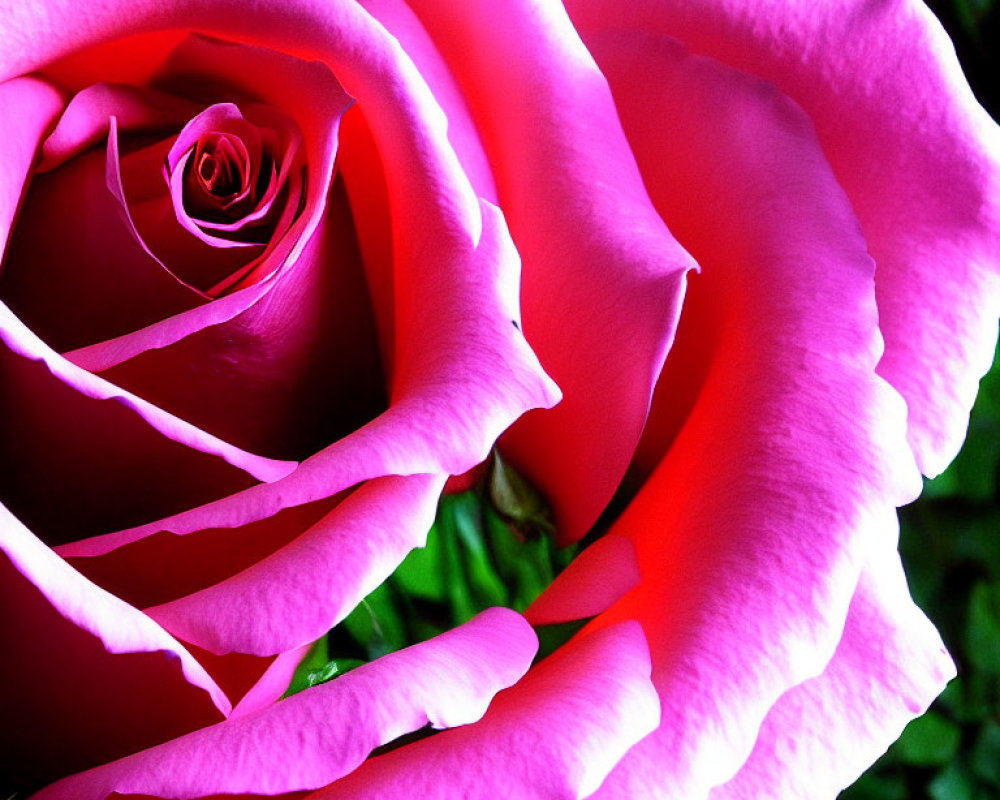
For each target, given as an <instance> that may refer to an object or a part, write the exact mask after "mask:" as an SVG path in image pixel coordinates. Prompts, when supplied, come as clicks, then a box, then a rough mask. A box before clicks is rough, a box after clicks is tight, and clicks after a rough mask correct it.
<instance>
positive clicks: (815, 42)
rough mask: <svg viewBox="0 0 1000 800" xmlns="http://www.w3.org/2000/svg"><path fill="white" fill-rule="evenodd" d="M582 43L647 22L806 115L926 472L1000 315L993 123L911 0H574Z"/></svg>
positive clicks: (958, 415) (955, 442)
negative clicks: (865, 272)
mask: <svg viewBox="0 0 1000 800" xmlns="http://www.w3.org/2000/svg"><path fill="white" fill-rule="evenodd" d="M567 6H568V7H569V9H570V13H571V15H572V17H573V20H574V22H575V23H576V24H577V25H578V26H579V27H580V30H581V32H582V35H583V38H584V41H586V42H588V43H589V42H590V41H592V40H593V38H594V37H595V36H596V35H598V34H599V32H600V31H602V30H615V29H634V30H646V31H656V32H657V33H660V34H663V35H667V36H672V37H674V38H676V39H679V40H680V41H682V42H684V43H685V44H686V45H687V46H688V47H689V48H691V50H692V51H694V52H698V53H703V54H705V55H708V56H711V57H713V58H717V59H719V60H720V61H723V62H725V63H728V64H731V65H733V66H735V67H737V68H739V69H742V70H746V71H747V72H750V73H753V74H756V75H758V76H760V77H762V78H764V79H766V80H769V81H772V82H773V83H775V84H776V85H777V86H778V87H779V88H780V89H781V90H782V91H783V92H785V93H786V94H787V95H788V96H789V97H791V98H792V99H793V100H795V101H796V102H797V103H798V104H799V105H800V106H801V107H802V108H803V109H804V110H805V112H806V114H808V115H809V117H810V119H811V120H812V122H813V124H814V125H815V127H816V133H817V136H818V138H819V141H820V144H821V145H822V147H823V151H824V154H825V156H826V158H827V159H828V161H829V162H830V165H831V167H832V168H833V172H834V174H835V176H836V178H837V180H838V182H839V183H840V185H841V186H842V187H843V188H844V191H845V192H846V193H847V196H848V198H849V200H850V202H851V206H852V208H853V210H854V213H855V214H856V215H857V218H858V220H859V221H860V223H861V226H862V229H863V231H864V235H865V239H866V240H867V242H868V248H869V252H870V253H871V254H872V256H873V257H874V258H875V262H876V265H877V272H876V278H875V292H876V298H877V301H878V310H879V326H880V328H881V330H882V335H883V337H884V339H885V354H884V356H883V358H882V360H881V362H880V363H879V366H878V372H879V374H880V375H882V376H883V377H884V378H885V379H886V380H887V381H889V383H891V384H892V385H893V386H894V387H895V388H896V389H897V390H898V391H899V392H900V393H901V394H902V395H903V398H904V399H905V400H906V402H907V405H908V407H909V418H908V439H909V442H910V444H911V446H912V447H913V450H914V452H915V453H916V455H917V461H918V463H919V465H920V467H921V469H922V470H923V472H924V473H925V474H927V475H931V476H933V475H936V474H937V473H939V472H940V471H941V470H942V469H944V467H945V466H947V464H948V462H950V461H951V459H952V458H954V456H955V454H956V453H957V452H958V448H959V446H960V445H961V443H962V440H963V439H964V437H965V431H966V427H967V426H968V418H969V409H970V408H971V407H972V401H973V400H974V398H975V396H976V391H977V388H978V381H979V378H980V377H981V376H982V375H983V374H984V373H985V372H986V370H987V369H988V368H989V365H990V363H991V362H992V360H993V352H994V344H995V343H996V339H997V317H998V315H1000V279H998V276H997V270H998V264H1000V177H998V176H1000V134H998V131H997V127H996V125H995V124H994V123H993V122H992V121H991V120H990V118H989V116H988V115H987V114H986V112H985V111H984V110H983V109H982V108H981V107H980V106H979V104H978V103H977V102H976V100H975V98H974V97H973V95H972V92H971V90H970V89H969V87H968V84H967V83H966V81H965V77H964V76H963V75H962V71H961V68H960V67H959V64H958V61H957V60H956V58H955V51H954V48H953V46H952V44H951V42H950V41H949V40H948V37H947V35H946V34H945V32H944V31H943V30H942V28H941V26H940V24H939V23H938V21H937V20H936V19H935V18H934V16H933V14H932V13H931V12H930V10H929V9H928V8H927V7H926V6H925V5H924V4H923V3H922V2H920V0H892V2H879V1H877V0H838V1H837V2H829V3H823V4H822V6H821V7H817V6H803V5H800V4H798V3H790V2H786V1H785V0H765V1H764V2H761V0H735V1H734V2H728V1H727V2H720V0H694V1H693V2H692V1H689V0H677V1H676V2H660V1H659V0H638V1H637V2H629V3H620V2H617V0H569V1H568V2H567Z"/></svg>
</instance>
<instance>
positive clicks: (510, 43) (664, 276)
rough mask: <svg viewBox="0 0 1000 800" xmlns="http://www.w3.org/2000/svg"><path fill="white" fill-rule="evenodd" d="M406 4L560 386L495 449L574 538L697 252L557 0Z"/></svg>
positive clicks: (651, 373) (638, 413) (614, 477)
mask: <svg viewBox="0 0 1000 800" xmlns="http://www.w3.org/2000/svg"><path fill="white" fill-rule="evenodd" d="M410 5H411V6H412V7H413V8H414V9H415V10H416V11H417V15H418V16H419V17H420V20H421V21H422V22H423V23H424V25H425V26H426V28H427V30H428V31H429V32H430V34H431V36H432V38H433V40H434V43H435V44H436V45H437V47H438V48H439V49H440V51H441V52H442V54H443V55H444V57H445V59H446V61H447V62H448V64H449V65H450V66H451V67H452V69H453V70H454V71H455V74H456V76H457V78H458V81H459V84H460V85H461V87H462V89H463V91H464V93H465V97H466V100H467V101H468V103H469V106H470V108H471V111H472V115H473V119H474V120H475V121H476V124H477V127H478V128H479V130H480V132H481V136H482V138H483V143H484V145H485V147H486V151H487V153H488V155H489V157H490V163H491V164H492V165H493V170H494V175H495V177H496V181H497V187H498V189H499V193H500V199H501V202H502V206H503V209H504V214H505V215H506V216H507V219H508V223H509V224H510V228H511V231H512V233H513V236H514V240H515V241H516V243H517V247H518V250H519V251H520V253H521V254H522V256H523V258H524V264H525V269H524V290H523V300H522V302H523V315H524V325H525V334H526V336H527V337H528V341H529V342H530V343H531V344H532V346H533V347H534V348H535V349H536V351H537V353H538V356H539V359H540V361H541V363H542V364H543V365H544V367H545V369H546V370H548V371H549V372H550V373H551V374H552V376H553V378H554V379H555V381H556V383H558V384H559V386H560V387H561V388H562V389H563V392H564V395H565V399H564V401H563V403H562V404H560V405H559V407H557V408H556V409H554V410H553V411H551V412H549V413H545V414H534V415H528V416H527V417H525V418H524V419H523V420H521V421H519V422H518V423H517V425H516V426H515V427H514V429H513V430H512V432H511V433H510V434H508V435H507V436H506V437H505V439H504V442H505V452H509V453H510V455H511V457H512V460H513V461H514V462H515V463H516V464H517V465H518V467H519V468H521V469H522V470H523V471H524V472H526V473H527V474H528V475H529V476H530V477H531V479H532V480H533V481H534V483H536V484H537V485H538V486H539V487H540V488H541V489H542V490H543V491H544V492H545V493H546V495H547V496H548V498H549V499H550V500H551V501H552V503H553V504H554V506H555V509H556V513H557V517H558V520H559V531H560V536H562V537H563V538H564V539H567V540H575V539H577V538H579V537H580V536H582V535H583V534H584V533H585V532H586V531H587V529H588V528H589V527H590V525H591V524H592V523H593V522H594V520H595V519H596V518H597V515H598V514H599V513H600V511H601V509H603V508H604V506H605V505H606V504H607V502H608V500H609V499H610V498H611V495H612V493H613V492H614V490H615V487H616V486H617V485H618V482H619V481H620V479H621V477H622V475H623V473H624V472H625V469H626V467H627V466H628V463H629V460H630V459H631V456H632V452H633V450H634V449H635V445H636V442H637V441H638V439H639V435H640V433H641V431H642V426H643V423H644V422H645V419H646V412H647V410H648V407H649V400H650V395H651V393H652V388H653V384H654V382H655V380H656V376H657V375H658V374H659V370H660V367H661V366H662V364H663V359H664V357H665V355H666V352H667V349H668V348H669V346H670V342H671V339H672V337H673V332H674V326H675V324H676V321H677V315H678V313H679V312H680V304H681V299H682V296H683V293H684V276H685V274H686V272H687V271H688V270H690V269H692V267H693V266H694V265H693V263H692V261H691V259H690V258H689V257H688V256H687V254H686V253H684V251H683V250H682V249H681V248H680V247H679V246H678V245H677V243H676V242H675V241H674V239H673V238H672V237H671V235H670V233H669V232H668V231H667V230H666V228H665V227H664V225H663V222H662V220H661V219H659V217H658V216H657V215H656V214H655V213H654V212H653V209H652V208H651V206H650V204H649V199H648V197H647V195H646V190H645V188H644V187H643V184H642V179H641V178H640V176H639V173H638V171H637V170H636V166H635V161H634V159H633V157H632V154H631V153H630V151H629V147H628V143H627V142H626V141H625V138H624V137H623V136H622V131H621V128H620V126H619V124H618V121H617V117H616V114H615V109H614V101H613V100H612V97H611V95H610V93H609V92H608V88H607V84H606V82H605V80H604V77H603V76H602V75H601V74H600V72H599V70H598V69H597V67H596V66H595V65H594V63H593V61H592V59H591V57H590V55H589V54H588V53H587V51H586V49H585V48H584V46H583V44H582V43H581V42H580V40H579V38H578V37H577V34H576V32H575V31H574V30H573V28H572V25H571V24H570V21H569V19H568V18H567V17H566V15H565V12H564V11H563V9H562V8H561V7H560V6H558V4H554V3H550V4H537V3H528V2H516V3H512V4H510V6H509V7H506V8H505V9H504V13H503V14H497V13H496V9H495V8H494V6H493V5H492V4H490V3H487V2H472V1H471V0H454V2H443V1H442V0H420V1H419V2H411V3H410ZM512 52H516V53H517V57H516V58H511V57H510V55H509V54H510V53H512ZM499 64H502V65H503V69H502V70H500V71H498V70H497V65H499ZM580 431H586V432H587V435H586V436H581V435H580Z"/></svg>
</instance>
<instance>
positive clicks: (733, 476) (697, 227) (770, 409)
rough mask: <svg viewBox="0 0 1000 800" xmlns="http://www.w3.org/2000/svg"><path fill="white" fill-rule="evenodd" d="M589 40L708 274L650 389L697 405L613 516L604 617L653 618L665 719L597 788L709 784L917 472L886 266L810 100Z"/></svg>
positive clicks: (831, 642)
mask: <svg viewBox="0 0 1000 800" xmlns="http://www.w3.org/2000/svg"><path fill="white" fill-rule="evenodd" d="M590 44H591V47H592V49H593V52H594V53H595V57H596V58H597V60H598V63H600V64H601V67H602V69H603V70H604V73H605V74H606V75H607V77H608V80H609V83H610V85H611V89H612V92H613V94H614V96H615V100H616V104H617V107H618V109H619V113H620V114H621V118H622V121H623V125H624V127H625V131H626V134H627V135H628V137H629V142H630V144H631V145H632V148H633V150H634V152H635V153H636V158H637V160H638V163H639V166H640V169H641V170H642V173H643V176H644V178H645V179H646V181H647V185H648V186H649V187H650V190H651V197H652V200H653V202H654V204H655V205H656V208H657V210H658V211H659V212H660V214H661V215H662V216H663V218H664V220H665V221H666V223H667V224H668V225H669V226H670V228H671V230H672V231H673V232H674V234H675V235H676V236H677V237H678V240H679V241H680V242H681V243H682V244H683V245H684V246H685V247H686V248H687V249H688V250H689V251H690V252H691V253H692V254H693V255H694V256H695V257H696V258H697V259H698V262H699V264H700V265H701V267H702V274H701V275H699V276H698V277H697V278H693V279H692V281H691V286H690V288H689V292H688V299H687V301H686V303H685V309H684V315H685V318H684V320H682V324H681V328H680V330H679V334H678V338H677V340H676V342H675V344H674V348H673V349H672V351H671V354H670V356H669V357H668V359H667V364H666V366H665V369H664V372H663V375H662V377H661V384H660V386H659V387H658V390H657V393H658V394H660V395H661V396H663V397H667V398H669V396H670V393H671V392H672V391H673V390H674V389H675V387H678V388H679V390H681V391H683V392H685V393H687V392H691V391H694V392H696V393H697V402H696V403H695V404H694V406H693V408H692V409H690V410H689V411H686V412H685V413H684V414H683V415H679V416H678V417H677V418H676V419H675V420H674V423H675V431H676V434H675V437H674V438H673V440H672V443H671V444H670V448H669V450H668V451H667V452H666V454H665V455H663V454H661V456H662V461H661V462H660V463H659V465H658V466H657V468H656V470H655V471H654V472H653V474H652V475H651V476H650V478H649V479H648V480H647V481H646V483H645V485H644V486H643V487H642V489H641V490H640V491H639V493H638V495H637V496H636V498H635V499H634V500H633V501H632V503H631V505H630V506H629V507H628V508H627V510H626V511H625V512H624V514H623V516H622V517H621V518H620V519H619V521H618V522H617V523H616V525H615V526H614V527H613V528H612V531H613V532H615V533H617V534H619V535H622V536H627V537H629V538H630V539H631V540H632V541H633V543H634V544H635V547H636V553H637V557H638V562H639V568H640V571H641V573H642V583H641V584H640V586H639V587H638V588H637V589H635V590H634V591H633V592H631V593H630V594H629V595H627V596H626V597H625V598H623V600H621V601H619V603H618V604H617V605H616V606H615V607H614V608H612V609H611V610H610V611H608V612H606V614H605V615H602V616H601V617H598V619H597V621H596V622H595V623H594V624H604V623H606V622H610V621H615V620H619V619H623V618H625V619H637V620H639V621H640V622H641V623H642V625H643V629H644V631H645V633H646V636H647V638H648V639H649V645H650V652H651V655H652V663H653V672H652V675H653V683H654V685H655V686H656V689H657V692H658V694H659V696H660V701H661V705H662V708H663V721H662V722H661V724H660V727H659V728H658V729H657V731H656V732H655V733H653V734H652V735H651V736H649V737H647V738H646V739H645V740H643V741H642V742H641V743H639V744H638V745H637V746H636V747H635V748H633V749H632V750H631V751H630V752H629V753H628V754H627V755H626V756H625V758H624V759H623V760H622V762H621V764H620V765H619V767H618V768H616V769H615V770H614V771H613V772H612V773H611V775H610V776H609V778H608V780H607V782H606V784H605V785H604V786H603V787H602V789H601V790H600V791H599V792H598V793H597V795H596V797H643V796H659V795H662V796H665V797H701V796H704V795H705V794H706V793H707V792H708V791H709V789H710V788H711V787H712V786H715V785H718V784H720V783H724V782H726V781H727V780H729V779H730V778H731V777H732V776H733V775H734V774H735V773H736V772H737V770H738V769H739V767H740V765H742V764H743V763H744V761H745V760H746V758H747V756H748V755H749V753H750V751H751V749H752V747H753V743H754V741H755V739H756V738H757V732H758V728H759V725H760V724H761V722H762V720H763V719H764V717H765V715H766V713H767V711H768V709H770V708H771V706H772V705H773V704H774V703H775V701H776V700H777V699H778V697H779V696H781V695H782V694H784V693H785V692H786V691H787V690H788V689H789V688H790V687H791V686H794V685H796V684H799V683H801V682H802V681H803V680H806V679H807V678H810V677H813V676H815V675H818V674H820V673H821V672H822V671H823V669H824V668H825V666H826V664H827V662H828V661H829V659H830V658H831V656H832V655H833V653H834V650H835V648H836V646H837V643H838V641H839V639H840V637H841V634H842V631H843V626H844V620H845V619H846V617H847V613H848V605H849V603H850V600H851V598H852V596H853V595H854V593H855V587H856V586H857V583H858V580H859V575H860V574H861V570H862V568H863V566H864V565H865V564H866V563H868V562H869V560H870V553H871V552H872V549H874V548H884V547H887V546H894V544H895V537H896V532H897V530H898V523H897V520H896V516H895V507H896V506H897V505H901V504H903V503H905V502H908V501H909V500H910V499H912V498H913V497H914V496H916V494H917V493H918V492H919V489H920V480H919V475H918V472H917V469H916V465H915V463H914V461H913V458H912V454H911V452H910V450H909V447H908V446H907V444H906V440H905V430H906V428H905V424H906V409H905V406H904V404H903V402H902V401H901V399H900V398H899V396H898V395H897V394H896V393H895V392H894V391H893V390H892V389H891V388H890V387H889V386H888V385H887V384H885V383H884V382H883V381H882V380H881V379H880V378H878V377H877V376H876V374H875V365H876V364H877V362H878V359H879V357H880V355H881V349H882V348H881V339H880V337H879V333H878V316H877V312H876V307H875V296H874V283H873V274H874V265H873V264H872V261H871V259H870V258H869V256H868V255H867V252H866V246H865V241H864V239H863V238H862V237H861V235H860V231H859V228H858V225H857V222H856V220H855V218H854V216H853V214H852V211H851V208H850V206H849V204H848V202H847V198H846V197H845V196H844V194H843V191H842V190H841V189H840V187H839V186H838V184H837V182H836V180H835V178H834V176H833V174H832V172H831V171H830V168H829V166H828V165H827V163H826V161H825V158H824V155H823V153H822V151H821V149H820V147H819V145H818V143H817V141H816V138H815V134H814V131H813V129H812V126H811V125H810V123H809V121H808V119H807V118H806V117H805V115H804V114H803V113H802V112H801V110H800V109H798V108H797V107H796V106H795V105H794V104H793V103H791V102H790V101H789V100H788V98H787V97H785V96H783V95H782V94H781V93H780V92H778V91H777V90H776V89H775V88H774V87H773V86H771V85H769V84H766V83H763V82H761V81H759V80H756V79H754V78H752V77H750V76H747V75H745V74H743V73H739V72H737V71H735V70H732V69H730V68H727V67H725V66H723V65H721V64H719V63H718V62H715V61H712V60H710V59H706V58H703V57H697V56H693V55H690V54H689V53H687V52H686V51H685V50H684V48H683V47H682V46H680V45H679V44H678V43H677V42H675V41H673V40H670V39H667V38H665V37H661V36H657V35H655V34H653V35H651V34H647V33H643V32H614V33H607V34H602V35H601V36H600V37H593V38H591V40H590ZM681 107H683V110H684V113H678V112H677V109H679V108H681ZM705 220H711V224H710V225H706V224H705ZM685 321H687V322H689V323H691V324H690V325H688V326H687V327H685ZM705 330H709V331H712V332H713V335H712V336H710V337H707V338H706V337H703V336H699V335H697V334H698V333H700V332H701V331H705ZM691 334H695V335H691ZM692 353H695V354H697V357H695V358H692V357H691V356H692ZM696 362H697V368H696V369H692V368H691V365H692V364H694V363H696ZM692 384H693V385H692ZM664 764H668V765H669V767H668V768H667V769H664V767H663V765H664Z"/></svg>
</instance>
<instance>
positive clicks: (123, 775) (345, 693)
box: [36, 608, 537, 800]
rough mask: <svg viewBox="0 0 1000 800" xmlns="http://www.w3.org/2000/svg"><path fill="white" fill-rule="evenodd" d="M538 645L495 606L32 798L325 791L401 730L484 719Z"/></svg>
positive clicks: (74, 799) (73, 799) (515, 618)
mask: <svg viewBox="0 0 1000 800" xmlns="http://www.w3.org/2000/svg"><path fill="white" fill-rule="evenodd" d="M536 647H537V640H536V639H535V635H534V633H533V632H532V630H531V628H530V627H528V625H527V624H526V623H525V622H524V620H523V619H522V618H521V617H520V615H518V614H516V613H514V612H513V611H509V610H508V609H500V608H494V609H490V610H488V611H485V612H483V613H482V614H480V615H479V616H478V617H476V618H475V619H473V620H472V621H470V622H468V623H466V624H465V625H463V626H461V627H460V628H456V629H455V630H452V631H449V632H448V633H445V634H442V635H441V636H438V637H436V638H434V639H431V640H430V641H427V642H424V643H423V644H419V645H416V646H414V647H410V648H407V649H406V650H401V651H399V652H397V653H393V654H391V655H388V656H385V657H383V658H380V659H378V660H377V661H374V662H372V663H371V664H368V665H366V666H363V667H359V668H358V669H356V670H353V671H352V672H349V673H348V674H346V675H344V676H343V677H340V678H337V679H336V680H334V681H332V682H331V683H328V684H324V685H321V686H317V687H314V688H312V689H308V690H306V691H305V692H301V693H299V694H297V695H295V696H293V697H290V698H288V699H286V700H283V701H281V702H280V703H278V704H277V705H274V706H271V707H269V708H266V709H263V710H261V711H258V712H255V713H252V714H248V715H246V716H240V717H238V718H233V719H230V720H229V721H227V722H224V723H222V724H219V725H213V726H211V727H207V728H203V729H202V730H200V731H195V732H194V733H191V734H188V735H187V736H183V737H180V738H178V739H174V740H173V741H170V742H167V743H165V744H163V745H160V746H159V747H155V748H153V749H150V750H146V751H144V752H141V753H137V754H135V755H133V756H129V757H126V758H123V759H121V760H119V761H116V762H113V763H111V764H107V765H105V766H102V767H98V768H96V769H93V770H91V771H89V772H85V773H81V774H78V775H74V776H72V777H70V778H67V779H65V780H63V781H61V782H59V783H57V784H54V785H52V786H50V787H49V788H48V789H45V790H43V791H42V792H40V793H39V794H37V795H36V798H37V800H58V799H59V798H66V799H67V800H91V799H92V800H103V799H104V798H105V797H107V796H108V795H109V794H110V793H111V792H112V791H115V792H118V793H121V794H129V793H142V794H149V795H153V796H157V797H169V798H194V797H204V796H205V795H210V794H216V793H218V794H227V795H229V794H239V793H245V792H252V793H254V794H264V795H271V794H278V793H282V792H288V791H294V790H298V789H315V788H319V787H321V786H325V785H326V784H328V783H330V782H331V781H334V780H336V779H337V778H339V777H341V776H342V775H345V774H346V773H348V772H350V771H351V770H353V769H355V768H356V767H358V765H360V764H361V763H362V761H364V759H365V758H366V757H367V756H368V754H369V753H370V752H371V751H372V750H373V749H375V748H376V747H378V746H379V745H381V744H385V743H386V742H390V741H392V740H393V739H396V738H398V737H399V736H401V735H403V734H405V733H409V732H411V731H415V730H418V729H419V728H421V727H423V726H425V725H427V724H430V725H432V726H434V727H435V728H445V727H450V726H454V725H464V724H467V723H470V722H473V721H474V720H476V719H478V718H479V717H480V716H482V714H483V713H484V712H485V711H486V707H487V704H488V703H489V702H490V700H491V699H492V698H493V696H494V694H495V693H496V692H498V691H499V690H501V689H503V688H505V687H507V686H509V685H511V684H512V683H514V682H515V681H516V680H517V679H518V678H520V677H521V676H522V675H523V674H524V672H525V671H526V670H527V668H528V665H529V664H530V662H531V658H532V656H533V655H534V653H535V649H536Z"/></svg>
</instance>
